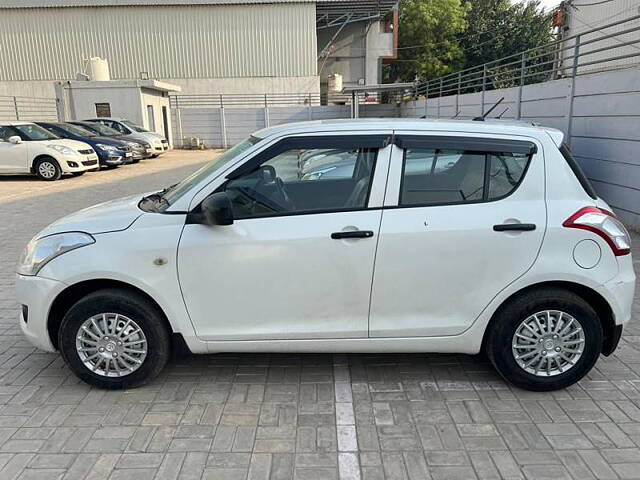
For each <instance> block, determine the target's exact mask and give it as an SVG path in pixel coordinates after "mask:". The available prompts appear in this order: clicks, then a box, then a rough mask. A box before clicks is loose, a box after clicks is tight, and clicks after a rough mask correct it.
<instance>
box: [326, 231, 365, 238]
mask: <svg viewBox="0 0 640 480" xmlns="http://www.w3.org/2000/svg"><path fill="white" fill-rule="evenodd" d="M371 237H373V232H372V231H371V230H355V231H351V232H333V233H332V234H331V238H333V239H334V240H340V239H342V238H371Z"/></svg>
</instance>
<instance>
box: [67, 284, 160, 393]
mask: <svg viewBox="0 0 640 480" xmlns="http://www.w3.org/2000/svg"><path fill="white" fill-rule="evenodd" d="M58 345H59V347H60V352H61V354H62V357H63V359H64V360H65V362H66V363H67V365H69V367H70V368H71V370H72V371H73V372H74V373H75V374H76V375H77V376H78V377H79V378H80V379H81V380H82V381H84V382H86V383H88V384H90V385H93V386H96V387H100V388H106V389H110V390H115V389H123V388H133V387H137V386H140V385H143V384H144V383H146V382H147V381H149V380H151V379H152V378H154V377H156V376H157V375H158V374H159V373H160V372H161V371H162V369H163V368H164V366H165V364H166V363H167V360H168V358H169V353H170V341H169V331H168V329H167V327H166V323H165V319H164V318H163V315H162V313H161V312H160V311H159V310H158V308H157V307H156V306H155V305H154V304H152V303H151V302H149V301H148V300H147V299H146V298H144V297H143V296H142V295H139V294H136V293H133V292H129V291H126V290H119V289H104V290H99V291H96V292H94V293H90V294H89V295H87V296H86V297H84V298H82V299H81V300H79V301H78V302H77V303H76V304H75V305H73V306H72V307H71V309H70V310H69V311H68V312H67V314H66V315H65V317H64V318H63V320H62V324H61V326H60V331H59V333H58Z"/></svg>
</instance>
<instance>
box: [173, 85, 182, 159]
mask: <svg viewBox="0 0 640 480" xmlns="http://www.w3.org/2000/svg"><path fill="white" fill-rule="evenodd" d="M173 98H175V101H176V122H177V123H178V125H177V126H178V142H180V147H181V148H182V147H184V136H183V134H182V114H181V113H180V100H178V97H177V96H174V97H173Z"/></svg>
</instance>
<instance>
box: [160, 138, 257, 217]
mask: <svg viewBox="0 0 640 480" xmlns="http://www.w3.org/2000/svg"><path fill="white" fill-rule="evenodd" d="M261 140H262V139H261V138H257V137H249V138H247V139H246V140H243V141H242V142H240V143H238V144H236V145H235V146H234V147H233V148H230V149H229V150H227V151H226V152H224V153H223V154H222V155H220V156H219V157H216V158H215V159H214V160H212V161H211V162H209V163H207V164H206V165H205V166H204V167H202V168H201V169H200V170H198V171H196V172H195V173H193V174H191V175H190V176H188V177H187V178H185V179H184V180H182V181H181V182H180V183H178V184H176V185H175V186H174V187H172V188H171V189H169V190H168V191H167V192H166V193H165V194H164V196H163V198H164V200H165V201H166V202H165V203H166V205H167V206H168V205H171V204H172V203H174V202H175V201H176V200H178V199H179V198H180V197H182V195H184V194H185V193H186V192H187V191H189V190H190V189H191V187H193V186H194V185H196V184H197V183H199V182H200V181H201V180H203V179H205V178H207V177H208V176H210V175H211V174H212V173H214V172H216V171H217V170H220V169H222V168H223V167H224V166H225V165H226V164H227V163H229V161H231V160H233V159H234V158H236V157H237V156H238V155H240V154H241V153H242V152H244V151H246V150H248V149H249V148H251V147H253V146H254V145H255V144H256V143H258V142H260V141H261Z"/></svg>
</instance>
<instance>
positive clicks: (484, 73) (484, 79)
mask: <svg viewBox="0 0 640 480" xmlns="http://www.w3.org/2000/svg"><path fill="white" fill-rule="evenodd" d="M486 90H487V64H486V63H485V64H484V65H483V66H482V94H481V95H480V99H481V101H480V103H481V104H482V105H481V106H480V116H483V115H484V92H485V91H486Z"/></svg>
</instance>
